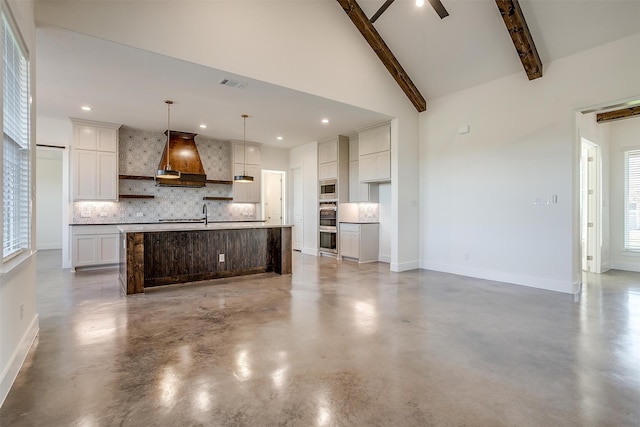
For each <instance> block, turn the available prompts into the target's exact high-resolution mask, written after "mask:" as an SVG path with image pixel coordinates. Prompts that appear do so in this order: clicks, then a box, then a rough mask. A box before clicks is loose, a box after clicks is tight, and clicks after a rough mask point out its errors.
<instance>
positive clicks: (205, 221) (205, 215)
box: [202, 203, 209, 225]
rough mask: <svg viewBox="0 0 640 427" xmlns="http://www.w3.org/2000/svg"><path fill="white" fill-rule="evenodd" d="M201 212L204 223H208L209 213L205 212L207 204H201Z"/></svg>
mask: <svg viewBox="0 0 640 427" xmlns="http://www.w3.org/2000/svg"><path fill="white" fill-rule="evenodd" d="M202 214H203V215H204V225H207V224H209V215H208V214H207V204H206V203H204V204H203V205H202Z"/></svg>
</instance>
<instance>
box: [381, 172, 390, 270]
mask: <svg viewBox="0 0 640 427" xmlns="http://www.w3.org/2000/svg"><path fill="white" fill-rule="evenodd" d="M378 220H379V221H380V235H379V239H378V244H379V247H378V261H382V262H390V261H391V232H392V231H391V230H392V229H393V227H392V217H391V184H389V183H384V184H378Z"/></svg>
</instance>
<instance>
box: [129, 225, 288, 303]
mask: <svg viewBox="0 0 640 427" xmlns="http://www.w3.org/2000/svg"><path fill="white" fill-rule="evenodd" d="M291 227H292V226H291V225H270V224H264V223H246V222H240V223H214V224H203V223H196V224H141V225H120V226H118V229H119V231H120V248H122V249H124V250H121V251H120V263H119V264H120V284H121V286H122V289H123V290H124V292H125V293H126V294H127V295H131V294H137V293H143V292H144V288H148V287H153V286H161V285H169V284H174V283H186V282H196V281H201V280H210V279H217V278H222V277H230V276H241V275H246V274H256V273H265V272H275V273H278V274H290V273H291V249H292V247H291Z"/></svg>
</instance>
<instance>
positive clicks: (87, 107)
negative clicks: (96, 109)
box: [81, 105, 91, 111]
mask: <svg viewBox="0 0 640 427" xmlns="http://www.w3.org/2000/svg"><path fill="white" fill-rule="evenodd" d="M81 108H82V110H83V111H91V107H89V106H88V105H83V106H82V107H81Z"/></svg>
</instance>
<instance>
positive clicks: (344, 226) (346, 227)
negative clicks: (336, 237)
mask: <svg viewBox="0 0 640 427" xmlns="http://www.w3.org/2000/svg"><path fill="white" fill-rule="evenodd" d="M340 230H341V231H355V232H359V231H360V224H350V223H348V222H341V223H340Z"/></svg>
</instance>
